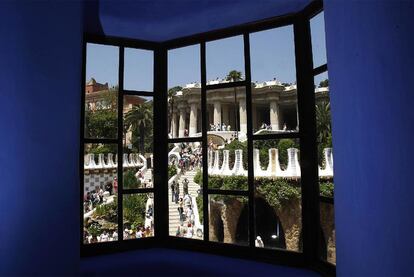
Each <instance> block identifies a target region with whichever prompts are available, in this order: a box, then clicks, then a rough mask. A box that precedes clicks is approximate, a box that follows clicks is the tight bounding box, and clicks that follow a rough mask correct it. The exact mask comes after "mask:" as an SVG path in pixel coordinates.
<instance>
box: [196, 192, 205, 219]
mask: <svg viewBox="0 0 414 277" xmlns="http://www.w3.org/2000/svg"><path fill="white" fill-rule="evenodd" d="M196 203H197V208H198V215H199V217H200V223H201V224H203V219H204V213H203V196H202V195H199V196H197V197H196Z"/></svg>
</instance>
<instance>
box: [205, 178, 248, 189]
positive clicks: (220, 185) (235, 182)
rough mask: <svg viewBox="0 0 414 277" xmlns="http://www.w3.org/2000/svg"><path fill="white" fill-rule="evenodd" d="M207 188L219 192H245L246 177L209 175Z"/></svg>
mask: <svg viewBox="0 0 414 277" xmlns="http://www.w3.org/2000/svg"><path fill="white" fill-rule="evenodd" d="M208 187H209V188H210V189H220V190H247V177H245V176H218V175H210V176H208Z"/></svg>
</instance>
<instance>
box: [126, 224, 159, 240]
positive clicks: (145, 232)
mask: <svg viewBox="0 0 414 277" xmlns="http://www.w3.org/2000/svg"><path fill="white" fill-rule="evenodd" d="M152 230H153V229H152V227H149V226H147V228H145V227H142V226H140V227H137V228H135V229H133V228H131V229H128V228H125V229H124V234H123V236H124V240H127V239H140V238H147V237H152V236H154V234H153V231H152Z"/></svg>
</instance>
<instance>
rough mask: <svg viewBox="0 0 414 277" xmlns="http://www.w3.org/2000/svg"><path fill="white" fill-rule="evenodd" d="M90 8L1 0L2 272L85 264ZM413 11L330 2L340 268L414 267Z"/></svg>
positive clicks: (70, 269) (68, 269) (66, 269)
mask: <svg viewBox="0 0 414 277" xmlns="http://www.w3.org/2000/svg"><path fill="white" fill-rule="evenodd" d="M252 3H253V1H252ZM253 5H254V3H253V4H252V7H253ZM86 9H91V10H92V11H94V12H96V11H97V9H99V2H96V1H95V3H92V4H89V6H88V5H87V6H86ZM82 10H83V7H82V4H81V3H59V4H53V3H51V2H43V3H29V4H28V3H26V4H19V3H12V2H8V3H4V2H2V3H1V4H0V39H1V43H0V64H1V69H0V70H1V74H0V82H1V88H0V111H1V116H0V130H1V131H0V132H1V134H0V145H1V150H0V165H1V166H0V180H1V193H0V275H1V274H6V273H15V274H16V273H49V274H53V273H58V272H59V273H67V274H71V273H72V274H73V273H76V272H77V270H78V267H79V247H78V241H79V237H78V236H79V234H78V232H77V231H78V215H79V213H78V212H79V210H78V209H79V207H78V195H79V190H78V167H77V163H78V147H79V115H80V105H79V103H80V80H81V79H80V78H81V72H80V70H81V37H82V32H83V23H82V15H83V14H82ZM413 14H414V6H413V3H412V2H409V1H405V2H391V1H390V2H376V3H375V5H374V4H373V2H369V1H367V2H356V1H347V2H346V1H327V3H326V12H325V17H326V18H325V21H326V26H327V48H328V63H329V68H330V72H329V74H330V85H331V91H332V96H331V97H332V99H331V100H332V111H333V132H334V138H333V139H334V148H335V174H336V177H335V182H336V202H335V205H336V219H337V220H336V225H337V248H338V251H337V261H338V273H339V275H350V274H357V275H362V274H371V275H386V274H414V270H413V268H414V267H413V266H412V262H411V260H412V258H411V257H412V253H414V246H413V245H414V237H413V236H412V230H414V217H413V211H414V201H413V200H412V198H413V197H412V196H413V195H414V186H413V183H414V182H413V181H412V174H410V173H411V170H412V160H411V159H412V157H413V156H414V155H413V154H414V151H413V147H412V142H413V141H414V132H413V129H414V127H413V126H414V109H413V108H412V105H413V103H414V92H413V89H412V87H413V86H412V84H411V80H412V78H413V76H414V74H413V73H414V72H413V65H414V62H413V61H414V54H413V49H414V43H413V38H412V34H413V33H414V32H413V30H414V28H413V20H412V15H413ZM206 15H207V16H206V17H205V18H198V20H208V17H209V16H210V15H209V14H208V13H206ZM91 16H92V17H88V18H87V20H86V22H87V24H86V29H87V30H92V31H93V32H101V27H100V24H99V22H98V21H99V20H98V19H99V18H98V17H97V16H96V14H95V15H91ZM91 18H92V19H91ZM153 32H159V33H160V36H161V35H163V34H162V32H163V29H161V28H160V29H156V28H155V27H154V29H153ZM164 35H165V34H164ZM131 255H133V254H131ZM223 265H224V262H223ZM215 266H216V267H217V268H220V265H218V264H215Z"/></svg>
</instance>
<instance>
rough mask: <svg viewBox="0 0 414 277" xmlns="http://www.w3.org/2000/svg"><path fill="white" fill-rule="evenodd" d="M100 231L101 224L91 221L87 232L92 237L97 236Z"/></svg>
mask: <svg viewBox="0 0 414 277" xmlns="http://www.w3.org/2000/svg"><path fill="white" fill-rule="evenodd" d="M101 233H102V229H101V225H99V224H98V223H92V224H90V225H89V227H88V234H90V235H92V236H93V237H95V238H96V237H97V236H99V235H100V234H101Z"/></svg>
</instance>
